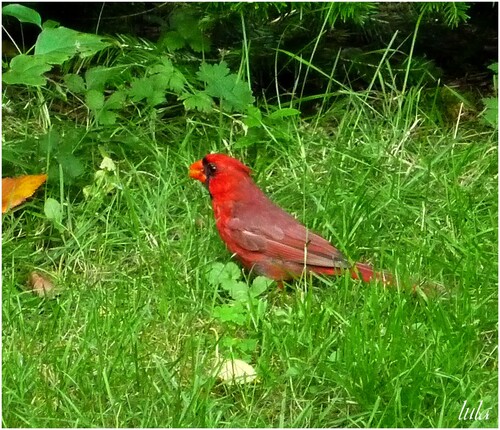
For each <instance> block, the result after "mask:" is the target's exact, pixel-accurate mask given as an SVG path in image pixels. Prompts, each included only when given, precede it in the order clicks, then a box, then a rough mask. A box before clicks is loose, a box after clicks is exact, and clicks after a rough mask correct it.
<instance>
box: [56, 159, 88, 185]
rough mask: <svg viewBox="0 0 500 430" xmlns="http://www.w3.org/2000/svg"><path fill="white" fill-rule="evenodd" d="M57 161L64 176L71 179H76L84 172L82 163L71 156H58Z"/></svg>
mask: <svg viewBox="0 0 500 430" xmlns="http://www.w3.org/2000/svg"><path fill="white" fill-rule="evenodd" d="M57 161H59V163H60V164H61V166H62V168H63V172H64V174H65V175H67V176H69V178H71V179H74V178H77V177H78V176H81V175H83V173H84V172H85V168H84V166H83V163H82V162H81V161H80V160H79V159H78V158H77V157H75V156H74V155H73V154H59V155H58V156H57Z"/></svg>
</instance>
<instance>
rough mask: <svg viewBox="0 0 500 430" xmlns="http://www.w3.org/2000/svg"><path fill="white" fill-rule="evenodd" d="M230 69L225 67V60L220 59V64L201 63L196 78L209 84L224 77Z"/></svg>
mask: <svg viewBox="0 0 500 430" xmlns="http://www.w3.org/2000/svg"><path fill="white" fill-rule="evenodd" d="M229 73H231V70H229V68H228V67H227V64H226V62H225V61H221V62H220V64H207V63H203V64H201V66H200V70H199V71H198V72H197V73H196V76H198V79H199V80H201V81H204V82H205V83H207V84H209V83H212V82H217V80H219V79H221V78H224V77H225V76H227V75H229Z"/></svg>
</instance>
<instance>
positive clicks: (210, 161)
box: [189, 154, 250, 195]
mask: <svg viewBox="0 0 500 430" xmlns="http://www.w3.org/2000/svg"><path fill="white" fill-rule="evenodd" d="M189 176H190V177H191V178H193V179H197V180H198V181H200V182H201V183H202V184H204V185H205V186H206V187H207V188H208V190H209V191H210V194H212V195H213V194H214V191H216V190H222V189H224V190H226V189H228V188H229V187H230V186H232V185H233V184H238V182H240V181H242V180H245V179H248V178H250V168H249V167H247V166H245V165H244V164H243V163H242V162H241V161H238V160H237V159H236V158H233V157H230V156H229V155H225V154H208V155H206V156H205V157H203V159H201V160H198V161H196V162H194V163H193V164H191V166H189Z"/></svg>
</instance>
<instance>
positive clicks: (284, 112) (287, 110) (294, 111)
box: [268, 108, 300, 119]
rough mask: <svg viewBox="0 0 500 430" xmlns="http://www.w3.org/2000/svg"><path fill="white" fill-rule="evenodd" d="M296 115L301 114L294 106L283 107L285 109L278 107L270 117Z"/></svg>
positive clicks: (279, 117)
mask: <svg viewBox="0 0 500 430" xmlns="http://www.w3.org/2000/svg"><path fill="white" fill-rule="evenodd" d="M295 115H300V110H297V109H293V108H283V109H278V110H276V111H274V112H273V113H271V114H270V115H269V116H268V118H269V119H281V118H286V117H288V116H295Z"/></svg>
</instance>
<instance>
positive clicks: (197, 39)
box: [188, 32, 210, 52]
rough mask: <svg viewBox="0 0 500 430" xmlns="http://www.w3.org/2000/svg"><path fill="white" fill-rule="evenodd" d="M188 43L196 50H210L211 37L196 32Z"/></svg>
mask: <svg viewBox="0 0 500 430" xmlns="http://www.w3.org/2000/svg"><path fill="white" fill-rule="evenodd" d="M188 43H189V46H190V47H191V49H192V50H193V51H194V52H208V51H210V39H209V38H208V37H206V36H205V35H204V34H202V33H201V32H199V33H194V35H193V37H191V38H190V39H188Z"/></svg>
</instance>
